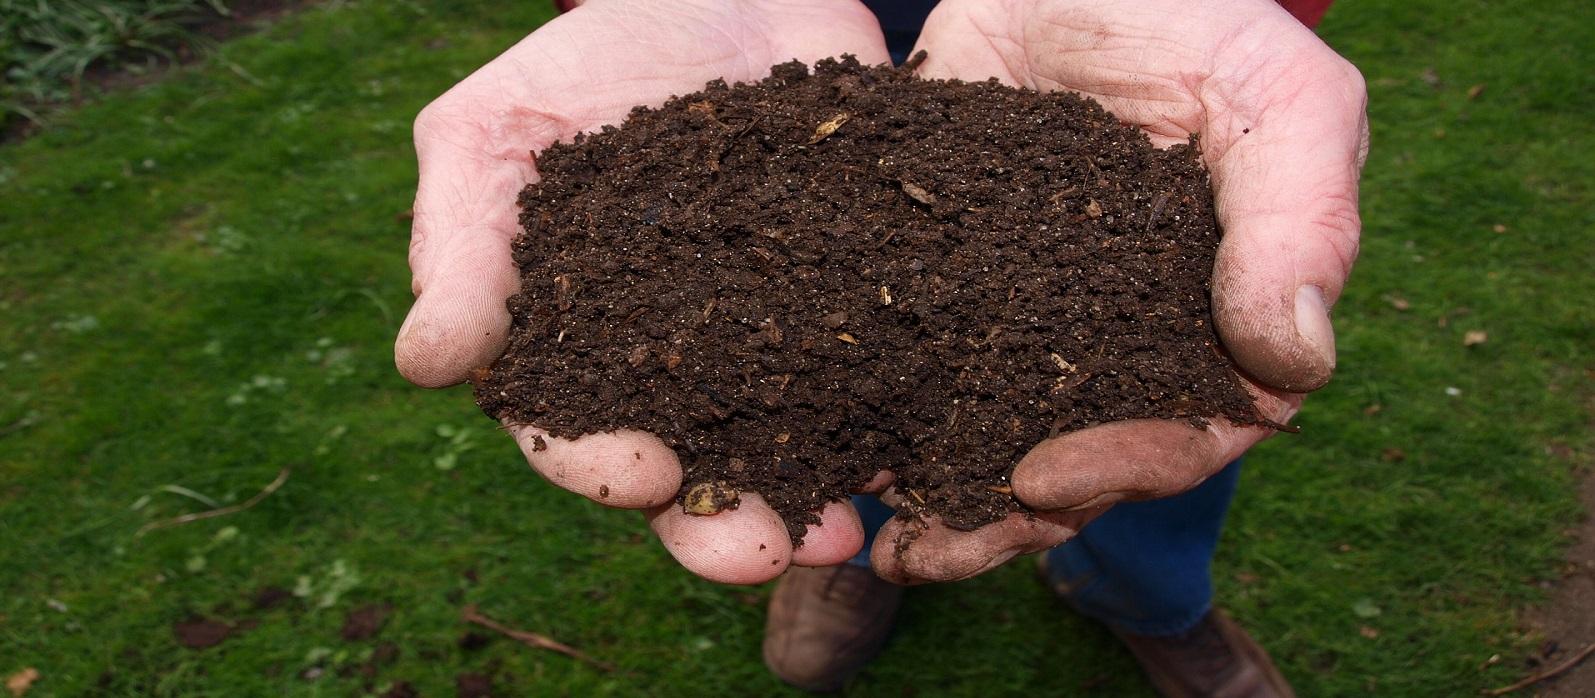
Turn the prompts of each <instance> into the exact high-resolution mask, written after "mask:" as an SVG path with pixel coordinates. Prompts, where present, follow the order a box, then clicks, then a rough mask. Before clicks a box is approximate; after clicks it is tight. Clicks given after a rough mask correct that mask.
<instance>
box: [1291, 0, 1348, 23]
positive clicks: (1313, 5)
mask: <svg viewBox="0 0 1595 698" xmlns="http://www.w3.org/2000/svg"><path fill="white" fill-rule="evenodd" d="M1334 1H1335V0H1279V6H1280V7H1283V8H1285V9H1286V10H1288V11H1289V12H1290V13H1291V14H1292V15H1295V16H1296V19H1299V20H1301V23H1302V24H1305V25H1307V26H1309V27H1316V26H1318V21H1319V20H1321V19H1323V18H1324V11H1325V10H1328V9H1329V4H1330V3H1332V2H1334Z"/></svg>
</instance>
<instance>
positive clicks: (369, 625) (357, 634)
mask: <svg viewBox="0 0 1595 698" xmlns="http://www.w3.org/2000/svg"><path fill="white" fill-rule="evenodd" d="M392 610H393V607H392V606H389V605H387V604H368V605H365V606H361V607H359V608H357V609H355V610H353V611H350V612H349V615H347V616H344V618H343V628H342V629H340V630H339V631H338V636H339V637H342V638H343V639H344V641H345V642H355V641H358V640H369V639H371V638H373V637H376V635H377V633H378V632H379V631H381V630H382V626H384V625H386V624H387V622H388V612H389V611H392Z"/></svg>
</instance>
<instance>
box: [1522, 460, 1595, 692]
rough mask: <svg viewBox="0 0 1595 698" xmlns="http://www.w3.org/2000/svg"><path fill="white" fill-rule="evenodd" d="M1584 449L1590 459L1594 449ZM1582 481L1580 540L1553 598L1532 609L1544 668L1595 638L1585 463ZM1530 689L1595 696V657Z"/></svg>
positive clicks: (1593, 542)
mask: <svg viewBox="0 0 1595 698" xmlns="http://www.w3.org/2000/svg"><path fill="white" fill-rule="evenodd" d="M1564 453H1566V454H1567V455H1568V456H1574V457H1576V455H1582V456H1583V460H1585V461H1586V463H1587V461H1588V460H1589V456H1590V454H1588V453H1584V454H1573V453H1571V452H1567V451H1564ZM1583 475H1584V480H1583V483H1582V484H1581V485H1580V486H1579V501H1580V502H1582V503H1583V505H1584V511H1585V512H1586V514H1585V517H1584V521H1583V523H1581V524H1579V526H1578V529H1577V531H1576V533H1574V537H1575V539H1576V541H1577V542H1575V543H1574V544H1573V547H1572V548H1570V549H1569V550H1568V551H1567V566H1566V568H1565V571H1564V574H1563V576H1562V579H1561V580H1560V581H1558V582H1557V583H1556V589H1555V591H1554V592H1553V593H1552V595H1551V602H1550V603H1548V604H1546V605H1545V606H1542V607H1540V608H1538V609H1535V610H1534V611H1533V612H1531V613H1530V614H1529V617H1528V621H1529V624H1530V626H1531V627H1532V628H1534V629H1535V630H1536V631H1538V632H1540V633H1541V634H1543V635H1544V636H1545V639H1546V644H1547V648H1548V649H1549V651H1547V652H1545V653H1544V655H1543V657H1541V658H1540V659H1541V668H1544V667H1552V666H1556V665H1559V664H1561V663H1562V662H1565V661H1567V660H1568V659H1569V658H1571V657H1572V656H1573V655H1574V654H1576V653H1577V652H1578V651H1579V650H1581V649H1583V648H1585V647H1588V646H1589V645H1590V643H1595V516H1592V515H1590V513H1591V512H1595V472H1591V471H1590V470H1589V469H1588V468H1585V469H1584V473H1583ZM1534 690H1535V692H1534V693H1533V694H1532V695H1538V696H1543V697H1544V698H1588V697H1589V696H1595V658H1591V659H1586V660H1585V661H1584V662H1583V663H1581V664H1579V665H1578V666H1576V667H1574V668H1573V669H1572V670H1570V671H1568V672H1566V673H1564V674H1562V675H1561V676H1558V677H1556V678H1554V679H1550V680H1548V681H1546V682H1544V683H1542V684H1539V685H1538V686H1536V687H1535V689H1534Z"/></svg>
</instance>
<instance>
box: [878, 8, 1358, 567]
mask: <svg viewBox="0 0 1595 698" xmlns="http://www.w3.org/2000/svg"><path fill="white" fill-rule="evenodd" d="M918 49H924V50H926V51H928V52H929V54H930V55H929V58H928V59H927V60H926V62H925V64H924V65H923V66H921V68H920V70H919V73H920V75H922V76H924V77H930V78H960V79H964V80H984V79H986V78H989V77H993V76H995V77H997V78H998V79H1000V80H1002V81H1003V82H1005V83H1008V84H1011V85H1019V86H1023V87H1027V88H1030V89H1035V90H1041V91H1050V90H1072V91H1075V92H1079V93H1082V94H1085V95H1088V96H1090V97H1092V98H1094V99H1096V100H1097V101H1099V102H1101V103H1102V105H1103V106H1104V107H1106V108H1107V109H1108V110H1109V111H1111V112H1113V114H1114V115H1116V116H1117V117H1118V118H1119V119H1121V120H1123V121H1125V122H1127V123H1131V124H1135V125H1138V126H1140V127H1141V128H1142V130H1144V131H1146V133H1147V134H1148V135H1149V136H1150V137H1151V138H1152V141H1153V143H1154V144H1156V145H1159V146H1167V145H1171V144H1174V143H1179V142H1184V141H1185V140H1186V138H1187V135H1188V134H1191V133H1199V134H1201V138H1202V139H1201V148H1202V158H1203V160H1204V161H1205V163H1206V164H1207V167H1208V168H1209V170H1210V173H1211V177H1212V182H1213V189H1214V194H1215V196H1216V199H1217V202H1216V204H1217V213H1218V220H1219V224H1220V226H1221V227H1222V228H1223V231H1224V237H1223V240H1222V242H1221V243H1220V246H1219V250H1218V259H1217V262H1216V265H1215V268H1214V271H1213V313H1214V318H1215V321H1216V324H1217V327H1218V331H1219V335H1220V338H1221V339H1222V341H1223V343H1224V346H1225V348H1226V349H1227V350H1228V352H1229V354H1230V356H1231V357H1232V358H1233V359H1234V360H1235V363H1236V364H1237V366H1238V368H1239V369H1240V371H1241V374H1242V376H1243V378H1245V379H1246V383H1247V386H1248V388H1249V389H1250V390H1251V392H1252V393H1253V395H1254V397H1255V398H1256V401H1257V409H1258V412H1259V414H1261V415H1262V416H1264V417H1266V418H1268V419H1271V420H1273V421H1275V422H1280V423H1284V422H1287V421H1288V420H1289V419H1290V418H1291V417H1292V416H1294V415H1295V413H1296V410H1297V409H1298V408H1300V406H1301V402H1302V398H1303V396H1304V394H1305V393H1307V392H1309V391H1312V390H1315V389H1317V388H1319V387H1322V386H1323V385H1324V383H1325V382H1327V381H1328V380H1329V376H1330V374H1331V373H1332V372H1333V370H1334V367H1335V346H1334V330H1333V329H1332V327H1331V326H1330V322H1329V309H1330V307H1332V306H1333V304H1334V302H1335V300H1336V299H1337V298H1338V297H1339V295H1340V290H1341V287H1342V286H1343V284H1344V283H1345V280H1346V276H1347V274H1348V273H1350V271H1351V265H1352V262H1353V260H1354V259H1355V258H1356V256H1357V238H1358V235H1359V233H1360V230H1361V222H1360V219H1359V217H1358V213H1357V180H1358V177H1359V176H1360V173H1361V169H1362V163H1363V160H1364V158H1365V157H1366V154H1367V148H1368V126H1367V117H1366V112H1365V108H1366V102H1367V97H1366V92H1365V90H1364V86H1363V80H1362V76H1361V74H1360V73H1359V72H1358V71H1357V69H1356V68H1355V67H1353V66H1352V65H1351V64H1350V63H1348V62H1347V61H1346V60H1345V59H1343V58H1341V57H1340V56H1338V55H1336V54H1335V52H1334V51H1333V50H1331V49H1330V48H1329V47H1328V46H1327V45H1325V44H1324V43H1323V42H1322V41H1320V40H1319V39H1318V37H1317V36H1315V35H1314V34H1313V33H1312V31H1310V30H1308V29H1307V28H1306V27H1304V26H1302V25H1301V24H1300V23H1299V22H1297V21H1296V20H1295V19H1294V18H1292V17H1291V16H1290V15H1289V14H1288V13H1286V12H1285V11H1284V10H1283V9H1281V8H1280V7H1279V6H1278V5H1276V4H1274V3H1273V2H1270V1H1269V0H945V1H944V2H942V3H941V5H939V6H938V7H937V8H936V10H935V12H933V13H932V14H931V16H930V19H929V20H928V21H927V22H926V24H925V28H924V32H923V33H922V34H921V37H920V40H919V45H918V47H916V50H918ZM1220 421H1222V420H1220ZM1271 433H1272V431H1271V430H1268V429H1265V428H1261V427H1237V426H1234V425H1231V424H1228V423H1227V422H1225V423H1217V422H1215V423H1214V424H1212V425H1210V426H1209V427H1208V428H1207V429H1205V430H1197V429H1192V428H1191V427H1189V426H1187V425H1186V424H1184V423H1182V422H1174V421H1165V420H1138V421H1128V422H1117V423H1112V424H1105V425H1102V426H1097V427H1092V428H1090V429H1085V430H1082V431H1077V432H1073V433H1070V434H1066V435H1063V436H1060V437H1057V438H1054V439H1050V440H1048V441H1045V442H1043V443H1041V444H1040V445H1038V446H1037V447H1036V448H1035V449H1034V450H1032V451H1030V453H1029V454H1027V455H1026V456H1025V457H1024V458H1023V459H1022V460H1021V461H1020V462H1019V464H1018V466H1017V467H1016V468H1015V469H1014V473H1013V489H1014V495H1015V496H1016V497H1018V498H1019V500H1020V501H1022V502H1024V503H1025V504H1026V505H1028V506H1030V507H1032V508H1033V509H1035V510H1036V511H1037V512H1039V513H1037V514H1036V515H1035V516H1034V517H1028V516H1024V515H1019V514H1014V515H1010V516H1009V517H1008V518H1007V519H1006V520H1004V521H1001V522H998V523H996V524H992V525H989V526H986V527H984V528H981V529H978V530H975V531H970V532H960V531H955V530H952V529H950V528H947V527H945V526H941V525H938V524H934V523H933V524H932V525H931V526H930V528H929V529H928V530H926V531H925V532H923V534H922V535H920V536H919V537H918V538H917V539H916V540H914V541H913V542H912V543H911V544H910V545H909V546H908V547H907V549H905V550H904V551H902V552H901V553H900V554H899V553H898V552H897V551H896V550H895V546H896V542H897V539H898V536H899V535H900V534H901V533H903V532H904V527H905V524H904V523H902V522H900V521H897V520H893V521H891V522H890V523H888V524H887V525H886V527H885V528H883V529H882V530H881V533H880V535H879V536H878V537H877V539H876V542H875V547H874V549H873V550H872V553H871V554H872V560H873V564H874V567H875V570H876V571H877V572H878V573H879V574H880V575H881V576H882V577H884V578H886V579H890V580H892V581H895V582H899V583H904V584H912V583H921V582H933V581H951V580H955V579H963V578H967V577H972V576H975V575H977V574H980V573H982V572H985V571H987V570H990V569H992V568H994V567H996V566H998V565H1000V564H1002V563H1003V562H1006V561H1007V560H1009V559H1010V558H1012V557H1014V556H1016V555H1019V554H1022V553H1029V552H1036V551H1039V550H1044V549H1047V548H1050V547H1052V546H1055V545H1058V544H1059V543H1062V542H1063V541H1065V540H1068V539H1069V538H1070V537H1072V536H1073V535H1074V534H1075V533H1076V532H1078V531H1079V529H1080V528H1081V527H1082V526H1084V525H1085V524H1086V523H1088V522H1089V521H1090V520H1091V519H1093V518H1095V517H1096V516H1098V515H1100V514H1101V513H1102V512H1104V511H1106V510H1107V509H1108V507H1110V506H1112V505H1113V503H1115V502H1120V501H1133V500H1142V499H1155V498H1159V497H1167V496H1170V495H1174V494H1178V493H1180V492H1184V491H1185V490H1188V489H1190V488H1192V487H1195V486H1196V485H1198V484H1200V483H1201V482H1202V481H1203V480H1205V479H1207V478H1208V477H1209V476H1211V475H1212V474H1214V473H1216V472H1218V470H1219V469H1221V468H1223V467H1224V465H1225V464H1226V463H1228V462H1230V461H1231V460H1234V459H1235V458H1238V457H1239V456H1240V455H1241V454H1242V453H1245V452H1246V450H1247V449H1248V448H1251V447H1252V446H1253V445H1254V444H1256V443H1257V442H1259V441H1261V440H1263V439H1264V438H1267V437H1268V436H1269V435H1270V434H1271Z"/></svg>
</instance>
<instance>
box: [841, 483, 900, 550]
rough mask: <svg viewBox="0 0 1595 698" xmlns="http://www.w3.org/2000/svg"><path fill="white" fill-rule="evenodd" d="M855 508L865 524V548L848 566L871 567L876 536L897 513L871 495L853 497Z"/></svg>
mask: <svg viewBox="0 0 1595 698" xmlns="http://www.w3.org/2000/svg"><path fill="white" fill-rule="evenodd" d="M853 508H854V509H857V510H858V518H859V520H861V521H863V522H864V547H863V548H861V549H860V550H859V551H858V554H857V555H854V556H853V559H851V560H848V561H847V564H849V565H858V566H859V567H869V549H870V546H872V545H874V544H875V534H876V533H877V532H879V531H880V530H881V527H882V526H885V525H886V521H887V520H888V519H890V518H892V515H893V514H896V513H897V512H896V510H894V509H892V508H891V507H889V506H886V504H884V503H883V502H881V500H880V499H878V498H877V497H875V496H874V495H870V494H855V495H853Z"/></svg>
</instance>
